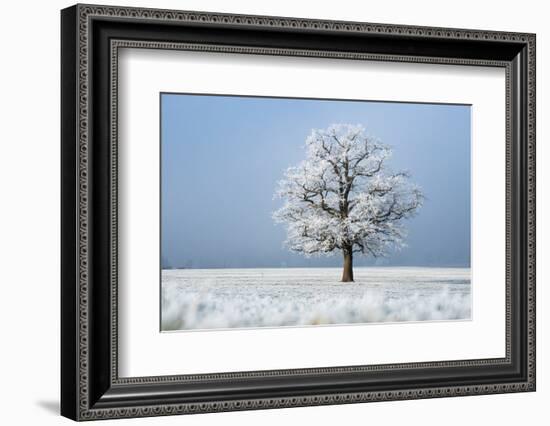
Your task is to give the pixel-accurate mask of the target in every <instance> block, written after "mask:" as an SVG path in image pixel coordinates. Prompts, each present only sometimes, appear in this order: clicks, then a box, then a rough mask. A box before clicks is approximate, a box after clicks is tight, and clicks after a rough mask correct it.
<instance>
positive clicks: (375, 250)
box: [273, 124, 423, 282]
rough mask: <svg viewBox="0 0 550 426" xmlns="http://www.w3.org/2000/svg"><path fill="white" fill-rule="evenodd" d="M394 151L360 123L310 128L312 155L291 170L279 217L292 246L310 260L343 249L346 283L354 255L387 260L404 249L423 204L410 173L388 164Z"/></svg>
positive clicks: (281, 188)
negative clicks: (406, 225) (410, 226)
mask: <svg viewBox="0 0 550 426" xmlns="http://www.w3.org/2000/svg"><path fill="white" fill-rule="evenodd" d="M391 153H392V151H391V149H390V148H389V147H388V146H386V145H384V144H383V143H381V142H380V141H379V140H378V139H376V138H374V137H371V136H369V135H367V134H366V132H365V129H364V128H363V127H362V126H361V125H350V124H333V125H331V126H330V127H328V128H327V129H325V130H312V132H311V134H310V135H309V137H308V138H307V139H306V158H305V160H303V161H302V162H301V163H300V164H298V165H297V166H295V167H290V168H288V169H287V170H286V172H285V175H284V178H283V179H282V180H281V181H280V182H279V185H278V189H277V191H276V194H275V195H276V197H280V198H282V199H284V204H283V206H282V207H281V208H280V209H279V210H277V211H276V212H275V213H274V214H273V217H274V219H275V220H276V221H277V222H280V223H284V224H286V227H287V240H286V244H287V245H288V247H289V248H290V249H291V250H292V251H295V252H299V253H303V254H305V255H306V256H310V255H313V254H323V255H331V254H334V253H335V252H341V253H342V255H343V258H344V267H343V274H342V281H343V282H348V281H353V255H354V254H355V253H360V254H363V255H367V256H369V255H370V256H374V257H379V256H384V255H387V254H388V252H389V250H391V249H395V248H399V247H401V246H403V245H404V238H405V236H406V232H405V231H406V230H405V228H404V225H403V223H402V222H403V219H406V218H409V217H411V216H412V215H414V214H415V212H416V211H417V210H418V208H419V207H420V206H421V204H422V200H423V194H422V192H421V190H420V188H419V187H418V186H417V185H415V184H413V183H411V182H410V180H409V178H410V176H409V174H408V173H407V172H405V171H400V172H394V171H392V170H391V169H390V168H389V167H388V162H389V159H390V157H391Z"/></svg>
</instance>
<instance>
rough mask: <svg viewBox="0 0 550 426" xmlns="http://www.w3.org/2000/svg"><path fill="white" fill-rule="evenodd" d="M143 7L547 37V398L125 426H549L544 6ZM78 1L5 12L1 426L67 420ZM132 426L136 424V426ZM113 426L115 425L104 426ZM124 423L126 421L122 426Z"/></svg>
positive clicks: (542, 335)
mask: <svg viewBox="0 0 550 426" xmlns="http://www.w3.org/2000/svg"><path fill="white" fill-rule="evenodd" d="M103 4H119V5H120V4H122V5H129V6H130V5H131V6H144V7H162V8H173V9H189V10H205V11H218V12H232V13H247V14H266V15H280V16H296V17H307V18H326V19H340V20H356V21H369V22H382V23H399V24H413V25H431V26H445V27H447V26H448V27H462V28H477V29H494V30H505V31H526V32H535V33H537V55H538V58H537V67H538V70H537V78H538V82H537V96H538V100H537V107H538V114H537V116H538V125H537V132H538V138H537V139H538V149H537V163H538V170H537V172H538V176H537V184H538V185H537V188H538V190H537V197H538V202H537V217H538V231H537V245H538V247H537V252H538V277H537V279H538V292H537V293H538V294H537V299H538V309H537V315H538V332H537V335H538V374H537V378H538V391H537V392H536V393H530V394H509V395H492V396H481V397H463V398H452V399H435V400H421V401H402V402H385V403H374V404H360V405H345V406H327V407H316V408H293V409H284V410H269V411H256V412H239V413H224V414H208V415H200V416H198V415H196V416H186V417H184V418H182V417H170V418H155V419H151V418H149V419H134V420H119V421H118V422H120V423H118V424H135V425H138V424H158V425H162V424H164V425H168V424H181V423H182V422H185V424H188V425H213V424H228V425H233V424H235V425H237V424H238V425H243V426H244V425H257V424H266V425H270V424H273V425H275V424H277V425H280V424H302V423H304V424H314V425H331V424H346V423H352V424H353V423H363V424H366V423H370V424H384V425H393V424H400V423H406V424H407V425H417V424H422V425H424V426H426V425H441V424H445V426H451V425H461V426H463V425H468V424H485V423H489V422H490V423H493V424H499V425H503V426H504V425H517V424H524V423H526V422H527V423H530V424H535V425H536V424H547V423H546V422H547V420H545V418H544V417H548V409H547V406H548V402H549V401H550V368H548V363H549V362H550V360H549V352H548V342H549V340H550V337H549V335H550V324H549V321H550V316H549V315H548V309H549V308H550V300H549V291H548V289H547V288H545V286H546V284H547V283H548V281H549V278H550V261H549V258H550V248H549V244H550V233H549V226H548V219H546V218H547V217H548V215H549V213H550V212H549V209H550V200H549V195H548V194H549V193H550V191H549V189H548V188H549V186H550V172H549V170H550V168H549V167H545V165H547V164H548V161H549V160H550V151H549V148H548V146H547V144H546V143H545V141H546V139H547V138H548V132H549V127H550V126H549V125H548V124H547V121H546V120H545V118H546V117H548V115H549V114H550V105H549V101H550V96H549V93H548V78H549V76H550V50H549V44H550V27H549V26H548V23H547V18H548V12H547V11H545V10H544V7H545V6H544V5H545V2H543V1H540V0H539V1H536V0H524V1H521V2H519V1H508V0H501V1H494V0H493V1H485V2H482V1H479V0H478V1H471V0H461V1H459V2H442V1H423V0H416V1H407V0H402V1H393V2H390V1H385V2H366V1H365V2H360V1H352V0H339V1H332V2H326V1H319V0H318V1H301V2H299V1H297V0H277V1H275V0H269V1H262V2H260V1H256V2H254V1H251V0H248V1H247V0H232V1H231V2H227V1H225V2H224V1H223V0H203V1H199V0H181V1H177V0H162V1H152V0H149V1H143V0H132V1H125V0H120V1H114V2H111V1H108V0H105V1H103ZM69 5H71V3H70V2H67V1H60V0H55V1H48V2H38V1H20V2H16V1H14V0H12V1H10V2H5V3H4V4H3V5H2V14H1V16H2V23H1V25H0V32H1V37H0V43H1V46H2V49H1V56H0V58H1V63H0V76H1V78H0V107H1V111H0V117H1V120H0V188H1V192H0V200H1V205H0V259H1V261H0V262H1V263H0V264H1V267H0V291H1V295H0V327H1V334H0V401H1V403H0V404H1V406H2V409H1V411H0V419H1V420H0V421H1V423H2V424H5V425H14V424H29V425H33V424H40V425H49V424H68V422H69V421H68V420H66V419H64V418H61V417H59V416H58V414H57V412H58V404H59V396H58V395H59V332H58V330H59V269H60V261H59V228H60V224H59V176H60V174H59V61H60V58H59V9H61V8H63V7H66V6H69ZM129 422H131V423H129ZM108 423H113V421H108V422H106V423H102V424H108ZM113 424H115V423H113Z"/></svg>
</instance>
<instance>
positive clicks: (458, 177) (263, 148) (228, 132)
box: [161, 94, 470, 268]
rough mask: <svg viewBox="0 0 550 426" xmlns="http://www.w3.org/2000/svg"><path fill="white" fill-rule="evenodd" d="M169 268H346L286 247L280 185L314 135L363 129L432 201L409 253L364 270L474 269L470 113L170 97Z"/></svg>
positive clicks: (165, 225)
mask: <svg viewBox="0 0 550 426" xmlns="http://www.w3.org/2000/svg"><path fill="white" fill-rule="evenodd" d="M161 108H162V109H161V149H162V155H161V157H162V159H161V194H162V200H161V220H162V231H161V240H162V241H161V258H162V266H163V267H192V268H223V267H232V268H247V267H301V266H340V265H341V263H342V258H341V255H340V253H336V255H335V256H333V257H329V258H325V257H322V258H316V257H313V258H309V259H308V258H305V257H304V256H302V255H300V254H296V253H291V252H289V251H288V250H287V249H286V248H285V247H284V246H283V241H284V239H285V229H284V226H283V225H280V224H275V223H274V222H273V220H272V212H273V211H274V210H276V209H277V208H278V207H279V206H280V205H281V203H282V201H281V200H274V199H273V193H274V191H275V189H276V184H277V181H278V180H279V179H281V178H282V177H283V172H284V171H285V170H286V168H287V167H289V166H292V165H295V164H297V163H298V162H300V161H301V160H302V159H303V158H304V153H305V151H304V141H305V139H306V137H307V136H308V134H309V133H310V132H311V129H313V128H326V127H328V126H329V125H330V124H333V123H351V124H362V125H363V126H364V127H365V128H366V129H367V132H368V133H370V134H372V135H373V136H376V137H378V138H380V139H381V140H382V142H384V143H385V144H388V145H390V146H391V147H392V148H393V157H392V159H391V162H390V163H389V164H390V166H391V167H392V168H393V169H394V170H402V169H406V170H408V171H410V172H411V174H412V180H413V181H414V182H415V183H417V184H418V185H420V186H421V187H422V189H423V191H424V194H425V196H426V200H425V203H424V206H423V207H422V209H420V210H419V212H418V215H417V216H416V217H414V218H412V219H409V220H407V221H406V226H407V228H408V232H409V236H408V238H407V240H406V242H407V245H408V247H406V248H404V249H402V250H401V251H399V252H395V253H392V255H391V256H389V257H387V258H384V259H369V258H365V257H360V256H356V257H355V259H354V263H355V265H356V266H360V265H396V266H397V265H402V266H412V265H416V266H469V265H470V107H469V106H465V105H441V104H414V103H390V102H367V101H360V102H354V101H334V100H303V99H285V98H254V97H231V96H200V95H184V94H162V95H161Z"/></svg>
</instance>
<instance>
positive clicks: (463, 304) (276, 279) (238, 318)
mask: <svg viewBox="0 0 550 426" xmlns="http://www.w3.org/2000/svg"><path fill="white" fill-rule="evenodd" d="M341 273H342V271H341V269H340V268H303V269H302V268H288V269H175V270H163V271H162V295H161V298H162V300H161V303H162V305H161V308H162V314H161V315H162V330H163V331H168V330H188V329H212V328H242V327H279V326H305V325H319V324H351V323H373V322H397V321H426V320H459V319H470V312H471V298H470V269H469V268H380V267H376V268H361V267H359V268H357V267H356V268H355V269H354V273H355V282H354V283H341V282H339V279H340V275H341Z"/></svg>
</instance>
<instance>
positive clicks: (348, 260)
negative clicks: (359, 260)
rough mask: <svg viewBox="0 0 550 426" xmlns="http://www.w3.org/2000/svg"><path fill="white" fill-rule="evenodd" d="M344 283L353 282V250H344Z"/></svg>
mask: <svg viewBox="0 0 550 426" xmlns="http://www.w3.org/2000/svg"><path fill="white" fill-rule="evenodd" d="M342 282H343V283H349V282H353V252H352V250H347V249H345V250H344V271H343V273H342Z"/></svg>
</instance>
